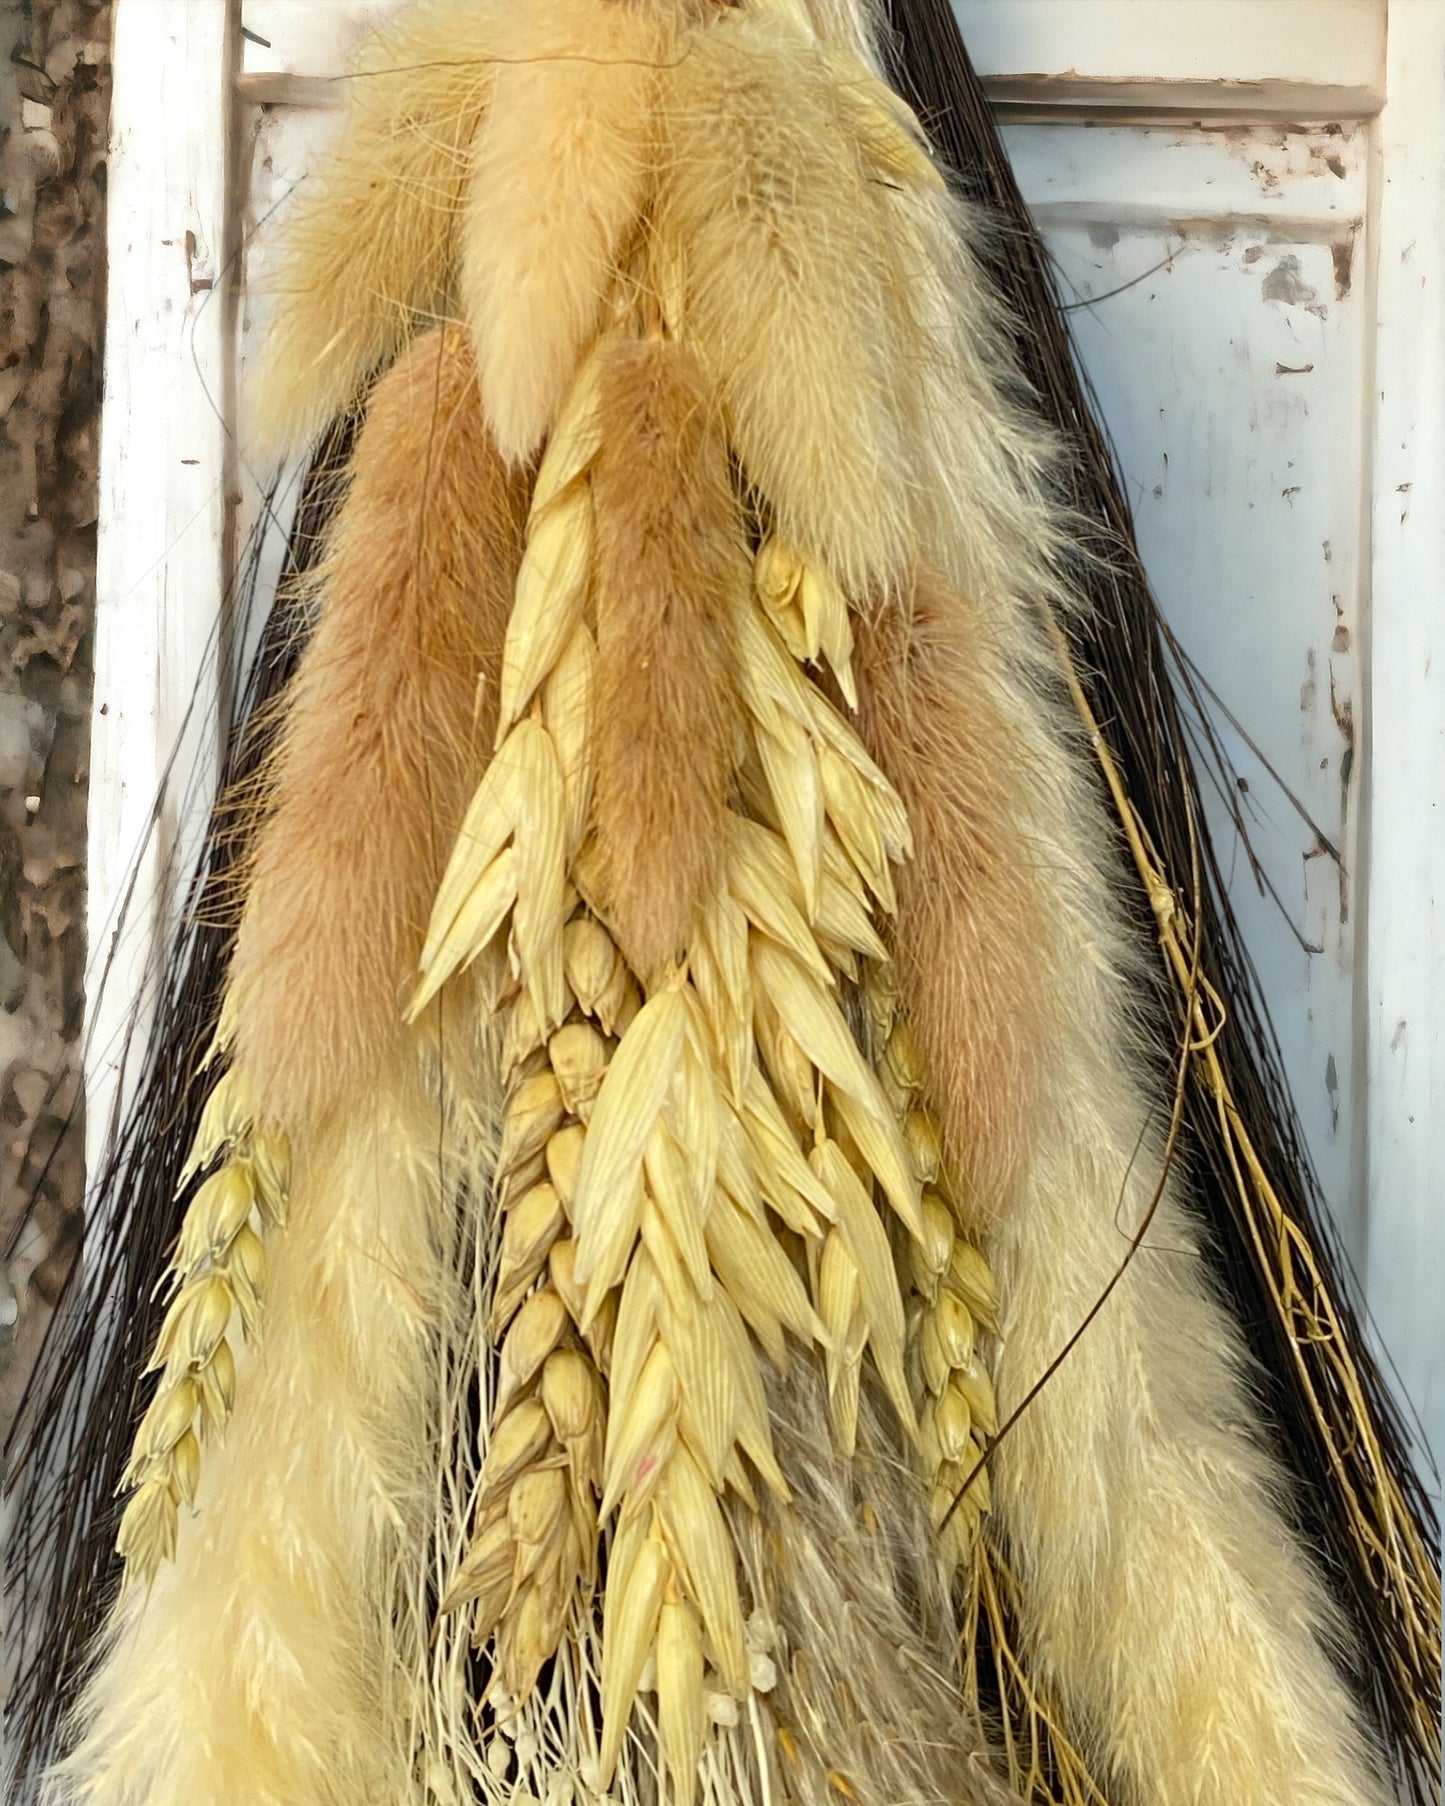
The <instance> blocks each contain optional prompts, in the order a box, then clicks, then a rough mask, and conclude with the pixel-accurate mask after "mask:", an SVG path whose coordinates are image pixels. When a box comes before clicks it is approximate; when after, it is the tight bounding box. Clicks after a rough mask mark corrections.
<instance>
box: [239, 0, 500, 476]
mask: <svg viewBox="0 0 1445 1806" xmlns="http://www.w3.org/2000/svg"><path fill="white" fill-rule="evenodd" d="M498 12H499V7H498V6H497V4H495V0H429V3H428V4H425V5H422V6H416V7H409V8H407V9H406V10H405V11H404V12H402V13H401V14H400V16H399V17H398V18H397V19H395V20H393V21H391V22H389V23H388V24H387V25H386V27H385V28H384V29H383V30H382V31H381V32H379V33H378V34H377V35H376V36H375V37H374V38H372V39H370V40H368V42H367V45H366V48H365V50H364V52H363V53H362V55H361V57H360V58H359V59H358V62H357V64H356V67H355V69H354V70H353V72H352V73H351V75H350V76H349V77H348V79H347V82H346V94H347V102H348V111H347V115H346V120H345V123H344V124H343V126H342V129H341V134H340V137H339V139H338V141H337V143H336V146H335V149H334V151H333V154H332V155H331V157H330V158H329V160H328V161H327V163H326V164H325V165H324V166H323V167H322V168H321V169H319V170H317V172H316V173H315V174H314V175H313V176H312V177H310V178H309V179H308V181H307V182H306V183H305V185H304V186H303V187H302V189H301V192H300V195H299V196H298V199H297V202H296V208H295V211H294V213H293V214H292V216H291V218H290V220H289V221H288V222H287V227H286V233H285V239H284V250H283V261H282V269H281V272H280V275H279V277H278V279H277V281H276V283H275V287H276V289H277V290H278V298H277V303H276V313H275V316H274V319H273V321H272V324H271V328H270V331H269V333H268V336H267V340H266V349H265V356H264V358H263V360H262V364H261V368H260V371H259V373H258V376H257V380H256V392H255V402H254V410H255V411H254V416H253V419H252V421H251V431H252V432H253V433H254V435H255V437H256V440H257V443H258V449H259V450H261V451H262V452H270V453H275V454H277V455H285V454H290V453H295V452H299V451H302V450H304V448H305V447H306V445H307V444H308V443H309V442H310V440H311V439H313V438H314V437H315V435H316V434H317V433H319V432H320V431H321V430H322V429H323V428H324V427H326V426H328V425H329V424H330V422H331V421H332V420H334V419H335V418H336V417H337V416H338V415H339V414H343V413H345V412H346V411H347V410H348V409H349V408H351V407H352V406H353V405H355V403H356V402H357V401H358V399H359V397H360V395H361V391H362V389H363V387H364V385H365V383H366V381H367V379H368V378H369V377H370V376H371V375H372V374H373V372H374V371H376V370H377V369H379V368H380V367H381V366H382V365H384V364H386V363H387V362H389V361H390V359H391V358H392V357H394V356H395V355H396V353H397V351H398V350H399V349H400V348H401V346H402V345H404V344H405V343H406V341H407V339H408V338H409V337H410V336H411V334H412V332H413V331H414V330H416V328H417V326H418V325H419V324H421V323H424V322H425V321H426V320H427V319H428V318H431V319H435V318H436V317H438V314H439V313H440V312H449V311H450V310H451V308H452V306H453V302H452V300H451V297H452V296H453V294H454V291H455V277H456V268H455V266H456V237H457V222H458V214H459V211H460V208H461V205H462V194H463V188H464V184H465V179H466V171H467V166H468V160H469V156H470V152H471V145H472V141H473V139H474V137H475V135H476V130H477V125H478V122H479V120H480V119H481V117H482V114H483V112H484V110H485V106H486V98H487V93H488V90H489V87H490V83H491V64H490V62H489V60H488V59H489V58H490V57H491V56H492V55H493V54H494V52H493V49H492V33H493V30H494V28H495V25H496V20H497V16H498Z"/></svg>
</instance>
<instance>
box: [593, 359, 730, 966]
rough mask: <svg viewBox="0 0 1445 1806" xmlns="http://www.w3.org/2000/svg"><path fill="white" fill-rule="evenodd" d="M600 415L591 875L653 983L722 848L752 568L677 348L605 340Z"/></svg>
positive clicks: (691, 371)
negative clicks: (595, 850)
mask: <svg viewBox="0 0 1445 1806" xmlns="http://www.w3.org/2000/svg"><path fill="white" fill-rule="evenodd" d="M598 421H599V426H600V429H601V435H602V450H601V453H600V455H599V457H598V460H597V464H596V467H595V469H594V471H593V475H592V493H593V498H594V502H595V505H596V510H597V570H596V596H597V651H598V709H597V784H596V794H595V800H594V808H595V812H596V829H597V837H598V844H599V852H600V855H601V860H602V877H601V880H600V882H601V886H602V897H603V903H604V909H605V913H606V916H607V919H608V922H609V924H610V925H611V927H612V929H613V931H614V933H615V934H616V935H617V939H618V942H619V944H620V945H621V947H622V950H623V952H624V954H625V955H626V957H627V958H628V960H629V961H630V962H631V964H632V966H633V967H634V969H635V970H636V971H638V972H639V973H641V974H642V975H643V976H644V977H645V978H648V979H651V978H654V977H656V976H658V975H659V974H660V973H662V972H663V971H664V970H665V969H666V967H667V966H668V965H669V964H670V963H673V962H675V961H676V960H677V959H678V957H679V956H680V955H681V954H682V953H683V951H684V950H685V948H686V947H687V944H688V942H689V940H690V939H691V935H692V930H693V928H694V926H695V924H696V921H697V916H698V911H699V909H700V907H701V905H702V903H703V901H704V898H705V896H706V894H707V891H708V888H709V885H710V883H711V881H712V879H713V876H714V874H715V873H716V870H717V865H718V860H719V857H720V854H721V845H722V841H721V835H722V812H723V806H724V804H725V802H726V800H727V791H728V785H729V783H730V781H731V778H732V770H733V764H734V761H735V758H736V755H737V746H738V738H739V734H740V731H741V724H740V721H739V719H738V710H739V702H738V695H737V678H736V674H735V663H736V632H735V624H736V620H737V615H738V612H739V610H740V609H741V607H742V606H743V604H744V602H745V600H746V597H747V591H748V581H749V567H748V560H747V557H746V554H745V551H744V544H745V542H744V538H743V527H742V521H741V519H740V517H739V512H738V507H737V503H736V501H735V499H734V496H733V491H732V485H731V481H730V477H729V471H728V459H727V445H726V442H725V441H724V439H723V437H722V433H721V430H720V423H719V421H718V419H717V415H716V403H715V400H714V397H713V393H712V390H711V389H710V387H709V386H708V384H707V383H706V382H705V381H704V379H703V377H702V374H701V371H700V370H699V369H698V367H697V365H696V363H695V362H694V361H693V359H692V358H691V357H690V356H689V355H688V353H687V352H686V351H685V350H683V349H682V348H681V347H680V346H678V345H675V344H671V343H668V342H667V341H664V340H661V339H645V340H642V341H639V342H635V343H625V342H623V343H618V344H616V345H615V346H613V347H612V348H611V349H610V350H609V351H608V353H607V355H606V357H605V359H604V361H603V364H602V368H601V372H600V388H599V395H598Z"/></svg>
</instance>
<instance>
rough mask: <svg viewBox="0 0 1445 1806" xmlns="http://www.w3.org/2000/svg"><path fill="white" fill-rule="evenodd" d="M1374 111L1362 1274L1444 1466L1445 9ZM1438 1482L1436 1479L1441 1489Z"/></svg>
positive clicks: (1405, 23)
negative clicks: (1372, 453) (1366, 1218)
mask: <svg viewBox="0 0 1445 1806" xmlns="http://www.w3.org/2000/svg"><path fill="white" fill-rule="evenodd" d="M1388 95H1389V98H1388V101H1387V104H1386V106H1385V110H1384V112H1383V113H1382V114H1381V116H1380V126H1379V130H1380V141H1379V200H1378V221H1379V224H1378V237H1377V245H1378V258H1377V264H1376V269H1377V286H1376V295H1375V310H1376V313H1377V316H1378V320H1379V331H1378V335H1377V338H1376V350H1375V378H1374V389H1375V401H1376V408H1377V412H1376V416H1375V474H1374V509H1373V515H1372V531H1373V536H1374V619H1373V625H1372V630H1371V636H1370V666H1371V692H1370V693H1371V705H1370V709H1369V717H1368V724H1367V747H1368V758H1369V768H1370V776H1371V783H1370V792H1369V814H1368V818H1367V845H1368V869H1369V902H1368V922H1367V928H1366V944H1367V962H1366V973H1367V1000H1366V1008H1365V1011H1364V1016H1365V1024H1364V1026H1365V1038H1366V1065H1367V1070H1368V1073H1369V1110H1368V1125H1367V1136H1368V1140H1367V1149H1368V1169H1369V1201H1370V1210H1369V1221H1368V1231H1369V1239H1368V1252H1367V1261H1366V1269H1365V1271H1366V1279H1367V1285H1368V1290H1369V1295H1370V1298H1371V1301H1372V1304H1373V1307H1374V1312H1375V1316H1376V1320H1377V1322H1378V1324H1379V1328H1380V1332H1381V1336H1382V1339H1383V1341H1384V1343H1385V1345H1386V1347H1387V1348H1388V1349H1389V1350H1390V1352H1391V1354H1392V1355H1393V1357H1394V1360H1395V1362H1396V1364H1397V1366H1398V1368H1399V1371H1400V1376H1401V1379H1402V1381H1403V1384H1404V1387H1405V1389H1406V1391H1407V1392H1408V1394H1409V1396H1410V1397H1411V1398H1412V1399H1413V1400H1414V1402H1415V1405H1416V1408H1417V1409H1418V1411H1419V1413H1420V1416H1421V1418H1422V1420H1423V1423H1424V1427H1425V1432H1426V1435H1427V1438H1428V1441H1429V1444H1430V1447H1431V1449H1432V1450H1433V1453H1434V1456H1435V1459H1436V1460H1437V1461H1441V1460H1445V1333H1442V1316H1445V1313H1442V1309H1441V1297H1442V1274H1445V1195H1442V1192H1445V1146H1442V1112H1441V1105H1442V1101H1445V938H1437V937H1445V107H1442V98H1445V6H1440V5H1437V4H1432V3H1428V0H1393V3H1392V5H1391V7H1390V44H1389V68H1388ZM1437 1490H1438V1486H1437Z"/></svg>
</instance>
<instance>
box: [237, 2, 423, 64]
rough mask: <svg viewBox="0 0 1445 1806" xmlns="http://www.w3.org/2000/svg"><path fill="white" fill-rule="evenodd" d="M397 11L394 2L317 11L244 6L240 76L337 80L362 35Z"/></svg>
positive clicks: (285, 5)
mask: <svg viewBox="0 0 1445 1806" xmlns="http://www.w3.org/2000/svg"><path fill="white" fill-rule="evenodd" d="M396 8H397V0H325V4H323V5H320V6H318V5H317V4H316V0H245V9H244V12H243V14H242V18H243V21H244V23H245V26H246V31H247V34H248V35H247V37H246V40H245V43H244V45H243V46H242V52H241V57H242V61H241V69H242V73H243V74H244V75H246V76H260V75H276V74H285V75H299V76H328V75H336V74H338V73H339V72H340V71H341V70H342V69H344V68H345V67H346V62H347V59H348V57H349V56H350V55H351V52H352V51H353V50H354V49H355V47H356V45H357V44H358V43H359V42H360V40H361V39H362V38H363V37H364V36H365V35H366V33H367V32H369V31H374V30H375V29H376V27H377V26H378V25H379V24H381V23H382V21H383V20H385V19H386V18H387V17H388V16H389V15H390V14H391V13H394V12H395V11H396ZM263 38H264V39H265V40H266V41H265V42H264V43H260V42H258V41H257V40H258V39H263Z"/></svg>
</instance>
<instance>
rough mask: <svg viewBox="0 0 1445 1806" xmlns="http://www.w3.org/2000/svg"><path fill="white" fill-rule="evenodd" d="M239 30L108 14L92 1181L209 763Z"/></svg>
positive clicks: (132, 2)
mask: <svg viewBox="0 0 1445 1806" xmlns="http://www.w3.org/2000/svg"><path fill="white" fill-rule="evenodd" d="M234 28H235V14H234V9H233V7H232V5H231V4H230V0H203V3H202V4H196V0H119V4H118V5H117V7H116V12H115V40H114V65H113V66H114V80H115V87H114V98H113V102H112V112H111V142H110V161H109V206H108V209H107V217H108V220H109V228H108V241H107V248H108V255H109V263H110V269H109V289H108V297H107V310H106V313H107V317H106V359H105V411H104V424H103V429H102V443H101V502H100V542H99V553H98V575H97V608H96V642H95V704H94V718H93V724H92V730H91V734H92V738H91V789H90V798H91V801H90V866H89V894H90V902H89V929H90V974H89V979H88V986H87V989H88V997H89V1023H88V1029H87V1036H88V1058H87V1073H86V1083H87V1115H88V1133H87V1140H88V1146H89V1152H90V1156H91V1165H90V1170H91V1172H92V1173H96V1172H98V1170H99V1156H100V1151H101V1149H102V1146H103V1143H104V1140H105V1136H106V1132H107V1130H108V1128H109V1125H110V1119H111V1115H112V1111H113V1109H114V1108H115V1106H116V1104H117V1102H118V1100H119V1098H120V1097H121V1095H122V1093H123V1091H124V1089H125V1088H126V1086H127V1085H128V1084H129V1083H131V1082H133V1079H134V1074H135V1066H136V1063H137V1060H138V1057H139V1054H140V1052H141V1050H142V1049H143V1047H144V1044H145V1034H146V1025H147V1012H146V1008H145V1006H144V1002H142V1006H141V1009H140V1013H139V1015H137V1013H136V1009H137V1000H138V999H140V1000H144V999H145V997H146V995H147V991H148V980H149V977H150V973H151V969H152V958H153V955H154V953H155V951H156V949H157V946H158V944H159V943H160V940H161V939H162V937H163V936H164V934H165V932H166V929H167V926H168V922H169V915H170V909H171V904H172V900H173V888H174V877H175V869H174V868H175V864H176V860H175V855H176V853H177V851H178V849H179V850H180V852H181V853H182V856H184V852H185V846H184V845H183V844H182V843H187V842H191V841H193V840H194V838H195V833H196V830H197V828H198V825H199V824H200V823H201V822H202V821H203V820H204V812H205V807H206V803H207V800H208V797H207V792H208V789H209V786H210V784H211V783H212V782H213V779H214V771H215V763H216V754H217V735H216V725H215V716H216V661H215V641H216V630H217V623H218V620H219V618H220V610H221V598H222V595H223V591H224V581H225V562H226V558H227V552H228V546H227V535H226V483H225V475H226V447H227V425H226V421H227V416H228V414H229V412H230V410H231V406H232V398H231V383H230V379H229V372H230V369H231V363H230V354H231V350H232V336H231V323H230V308H229V303H228V293H229V288H228V272H227V270H226V268H225V258H226V245H227V240H228V228H227V220H228V198H229V197H228V193H227V172H228V166H229V154H228V132H229V119H230V110H231V109H230V82H231V73H232V66H233V55H232V47H233V41H234ZM132 1031H134V1032H133V1033H132ZM128 1042H129V1045H130V1048H131V1057H130V1060H129V1062H127V1060H126V1049H127V1044H128Z"/></svg>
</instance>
